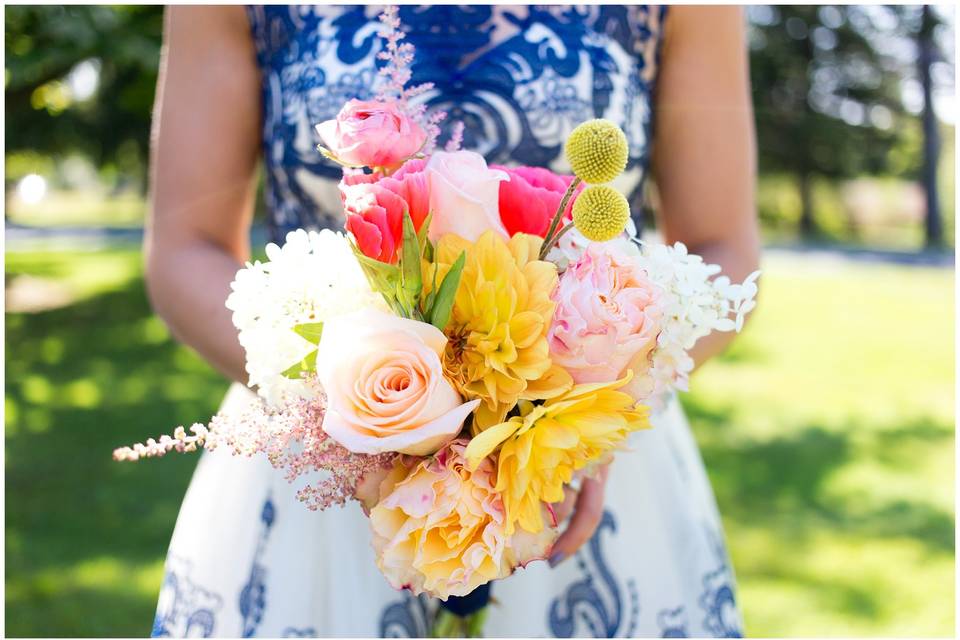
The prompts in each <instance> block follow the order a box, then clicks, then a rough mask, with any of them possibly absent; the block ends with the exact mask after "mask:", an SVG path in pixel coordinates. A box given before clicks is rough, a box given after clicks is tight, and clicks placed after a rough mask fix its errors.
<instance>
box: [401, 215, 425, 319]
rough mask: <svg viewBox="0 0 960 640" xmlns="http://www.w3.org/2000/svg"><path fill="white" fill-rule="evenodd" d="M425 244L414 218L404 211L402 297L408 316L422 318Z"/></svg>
mask: <svg viewBox="0 0 960 640" xmlns="http://www.w3.org/2000/svg"><path fill="white" fill-rule="evenodd" d="M423 248H424V244H422V243H421V242H420V238H419V237H418V236H417V231H416V229H415V228H414V226H413V219H412V218H411V217H410V214H409V213H408V212H407V211H404V212H403V244H402V245H401V247H400V290H399V293H400V298H401V301H402V304H403V307H404V308H405V309H407V310H408V313H407V317H410V318H414V319H417V320H419V319H421V318H420V294H421V293H422V292H423V273H422V270H423V265H422V264H421V259H420V258H421V255H422V253H423Z"/></svg>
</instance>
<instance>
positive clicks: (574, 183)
mask: <svg viewBox="0 0 960 640" xmlns="http://www.w3.org/2000/svg"><path fill="white" fill-rule="evenodd" d="M580 182H581V180H580V178H577V177H574V178H573V180H571V181H570V186H568V187H567V190H566V191H565V192H564V194H563V198H562V199H561V200H560V206H559V207H557V212H556V213H555V214H553V220H551V221H550V227H549V228H548V229H547V235H546V236H544V238H543V244H544V246H550V244H551V242H550V238H551V236H552V235H553V233H554V231H556V230H557V227H558V226H559V225H560V221H561V220H562V219H563V212H564V211H566V210H567V203H569V202H570V198H571V197H573V193H574V191H576V190H577V187H579V186H580ZM554 242H556V240H555V239H554Z"/></svg>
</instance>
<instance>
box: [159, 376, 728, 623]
mask: <svg viewBox="0 0 960 640" xmlns="http://www.w3.org/2000/svg"><path fill="white" fill-rule="evenodd" d="M250 398H251V394H250V392H249V391H248V390H247V389H246V388H244V387H243V386H241V385H234V386H233V387H232V388H231V390H230V392H229V393H228V395H227V398H226V399H225V401H224V407H223V409H224V410H226V411H229V410H230V409H231V407H240V406H242V405H244V404H245V403H246V402H247V401H249V399H250ZM652 422H653V424H654V427H653V428H652V429H650V430H647V431H643V432H639V433H635V434H633V435H632V436H631V440H630V450H629V451H626V452H621V453H620V454H618V458H617V460H616V461H615V462H614V464H613V465H612V471H611V474H610V479H609V483H608V486H607V495H606V506H605V511H604V515H603V520H602V522H601V524H600V528H599V529H598V530H597V532H596V534H595V535H594V537H593V539H592V540H590V542H589V543H588V544H587V545H585V546H584V547H583V548H582V549H581V550H580V551H579V552H578V553H577V554H576V556H575V557H573V558H570V559H568V560H566V561H565V562H562V563H561V564H560V565H559V566H557V567H556V568H553V569H551V568H550V567H549V566H548V565H547V563H546V562H537V563H533V564H531V565H529V566H528V567H527V568H526V569H522V570H518V571H517V573H515V574H514V575H513V576H511V577H510V578H508V579H506V580H503V581H499V582H497V583H495V584H494V586H493V598H494V601H495V602H494V603H493V604H492V607H491V613H490V616H489V617H488V619H487V623H486V627H485V634H486V635H487V636H489V637H503V636H521V637H573V636H587V637H609V638H612V637H637V636H641V637H685V636H714V637H736V636H740V635H741V628H742V626H741V620H740V615H739V613H738V610H737V607H736V605H735V601H734V579H733V572H732V570H731V568H730V564H729V561H728V558H727V554H726V551H725V548H724V544H723V532H722V527H721V524H720V518H719V515H718V512H717V507H716V503H715V501H714V497H713V493H712V491H711V489H710V484H709V482H708V480H707V476H706V473H705V470H704V467H703V462H702V460H701V458H700V454H699V451H698V449H697V446H696V444H695V442H694V440H693V437H692V435H691V433H690V429H689V426H688V424H687V421H686V419H685V417H684V415H683V412H682V410H681V408H680V406H679V404H678V403H677V402H676V400H674V401H672V402H671V403H670V404H669V405H668V407H667V408H666V410H664V411H663V412H661V413H659V414H657V415H655V416H654V417H653V418H652ZM298 486H300V485H298V484H294V485H291V484H289V483H287V482H286V481H285V480H284V478H283V477H282V475H281V473H280V472H278V471H276V470H274V469H273V468H272V467H271V466H270V465H269V463H268V462H266V460H264V459H247V458H239V457H233V456H231V455H230V453H228V452H226V451H217V452H213V453H204V454H203V456H202V458H201V460H200V462H199V464H198V466H197V469H196V472H195V474H194V477H193V480H192V482H191V484H190V488H189V489H188V491H187V494H186V497H185V499H184V502H183V506H182V507H181V510H180V515H179V518H178V519H177V525H176V529H175V531H174V534H173V539H172V541H171V543H170V551H169V555H168V556H167V563H166V572H165V576H164V580H163V585H162V588H161V591H160V600H159V605H158V608H157V615H156V620H155V622H154V627H153V635H154V636H171V637H188V636H203V637H211V636H218V637H224V636H225V637H240V636H243V637H254V636H268V637H313V636H324V637H326V636H335V637H341V636H360V637H370V636H383V637H423V636H426V635H428V632H429V624H430V620H431V616H432V615H433V612H434V611H435V608H436V603H435V602H431V601H429V600H428V599H426V598H424V597H420V598H417V597H414V596H412V595H410V594H409V593H407V592H398V591H395V590H394V589H392V588H391V587H390V586H389V585H388V584H387V582H386V580H385V579H384V577H383V576H382V575H381V574H380V572H379V571H378V570H377V567H376V565H375V563H374V555H373V550H372V548H371V546H370V533H369V531H368V525H367V520H366V518H365V517H364V515H363V513H362V512H361V510H360V508H359V507H358V506H357V505H355V504H348V505H347V506H346V507H344V508H333V509H330V510H327V511H324V512H319V513H317V512H311V511H308V510H307V509H306V508H305V507H304V506H303V505H302V504H300V503H299V502H298V501H297V500H296V498H295V493H296V488H297V487H298Z"/></svg>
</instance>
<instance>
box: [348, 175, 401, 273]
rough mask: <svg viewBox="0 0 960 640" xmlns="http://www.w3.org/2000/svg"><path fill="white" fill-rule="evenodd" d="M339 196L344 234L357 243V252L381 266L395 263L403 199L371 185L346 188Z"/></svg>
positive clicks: (363, 184)
mask: <svg viewBox="0 0 960 640" xmlns="http://www.w3.org/2000/svg"><path fill="white" fill-rule="evenodd" d="M348 177H349V178H352V177H353V176H348ZM364 177H365V176H364ZM344 180H347V178H344ZM341 193H342V196H343V208H344V210H345V212H346V215H347V224H346V227H347V231H349V232H350V233H352V234H353V235H354V237H355V238H356V239H357V246H358V247H359V248H360V252H361V253H363V255H365V256H367V257H368V258H373V259H374V260H379V261H380V262H387V263H390V264H392V263H394V262H396V261H397V252H398V250H399V248H400V245H401V244H402V242H403V212H404V211H406V210H407V204H406V203H405V202H404V201H403V198H401V197H400V196H398V195H397V194H395V193H394V192H393V191H390V190H389V189H386V188H384V187H382V186H380V185H379V184H377V183H371V182H360V183H358V184H354V185H349V186H348V188H347V189H346V190H345V191H341Z"/></svg>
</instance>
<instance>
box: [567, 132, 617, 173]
mask: <svg viewBox="0 0 960 640" xmlns="http://www.w3.org/2000/svg"><path fill="white" fill-rule="evenodd" d="M566 151H567V161H568V162H569V163H570V168H571V169H573V173H574V174H575V175H576V176H577V177H578V178H580V179H581V180H583V181H584V182H586V183H588V184H600V183H603V182H610V181H611V180H613V179H614V178H616V177H617V176H618V175H620V174H621V173H623V170H624V169H625V168H626V166H627V154H628V149H627V136H626V135H624V133H623V131H622V130H621V129H620V127H618V126H617V125H615V124H614V123H612V122H610V121H609V120H603V119H596V120H587V121H586V122H584V123H582V124H581V125H579V126H578V127H577V128H576V129H574V130H573V131H572V132H571V133H570V136H569V137H568V138H567V144H566Z"/></svg>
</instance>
